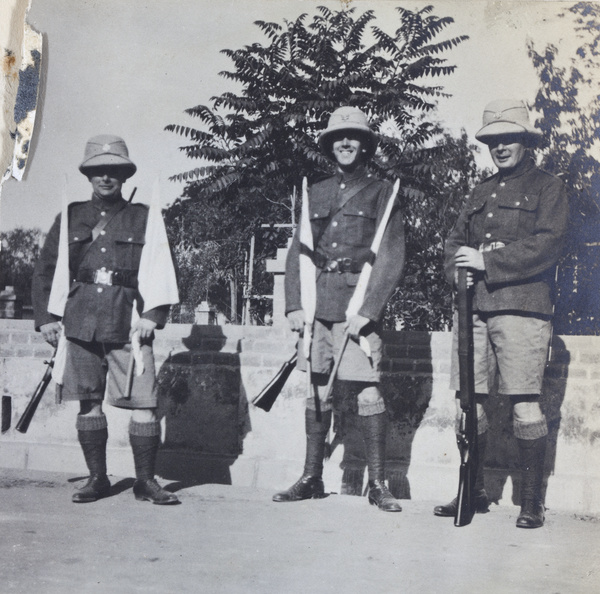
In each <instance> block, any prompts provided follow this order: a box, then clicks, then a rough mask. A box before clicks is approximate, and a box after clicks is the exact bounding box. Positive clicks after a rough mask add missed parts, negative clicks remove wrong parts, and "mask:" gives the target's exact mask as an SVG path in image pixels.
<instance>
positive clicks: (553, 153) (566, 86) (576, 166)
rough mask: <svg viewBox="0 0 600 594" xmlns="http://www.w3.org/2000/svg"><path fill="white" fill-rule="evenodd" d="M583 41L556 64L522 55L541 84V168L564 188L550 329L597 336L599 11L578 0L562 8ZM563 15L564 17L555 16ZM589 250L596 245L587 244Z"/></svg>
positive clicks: (548, 54)
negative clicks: (562, 247)
mask: <svg viewBox="0 0 600 594" xmlns="http://www.w3.org/2000/svg"><path fill="white" fill-rule="evenodd" d="M569 11H570V13H572V15H574V17H575V30H576V31H577V33H578V38H579V39H581V40H582V44H581V46H580V47H579V48H578V49H577V50H576V55H575V56H573V57H571V58H570V60H569V62H568V64H567V65H563V64H561V60H560V57H561V56H560V53H559V50H558V48H557V47H556V46H554V45H548V46H547V47H546V48H545V49H544V50H543V51H542V52H540V53H538V52H537V51H536V50H535V48H534V45H533V44H532V43H530V44H529V55H530V57H531V59H532V61H533V65H534V67H535V69H536V71H537V73H538V76H539V78H540V83H541V86H540V89H539V90H538V93H537V96H536V99H535V108H536V109H537V110H538V111H539V112H540V113H542V114H543V119H542V120H541V122H540V123H539V124H538V126H539V127H540V129H541V130H542V132H543V141H542V144H541V146H540V147H539V152H540V156H541V161H542V167H543V168H544V169H546V170H548V171H550V172H551V173H554V174H556V175H559V176H560V177H561V178H562V179H563V180H564V182H565V183H566V184H567V187H568V189H569V198H570V207H571V221H570V232H569V238H568V249H567V255H566V257H565V258H564V259H563V261H562V263H561V266H560V268H559V283H558V289H559V299H558V303H557V311H556V329H557V331H558V332H560V333H574V334H582V333H583V334H588V333H595V334H597V333H599V332H600V314H599V306H600V301H599V299H598V286H599V283H600V266H599V256H600V246H599V244H598V238H599V237H600V162H599V161H598V159H597V158H596V156H594V155H598V154H599V152H598V151H599V148H600V144H599V141H600V132H599V123H600V95H599V92H600V88H599V84H600V79H598V76H597V73H598V69H599V68H600V60H599V56H600V52H599V51H598V43H599V41H600V8H599V7H598V6H597V5H594V4H592V3H588V2H579V3H577V4H575V5H574V6H572V7H571V8H570V9H569ZM562 16H563V17H564V16H565V15H562ZM594 244H595V245H594Z"/></svg>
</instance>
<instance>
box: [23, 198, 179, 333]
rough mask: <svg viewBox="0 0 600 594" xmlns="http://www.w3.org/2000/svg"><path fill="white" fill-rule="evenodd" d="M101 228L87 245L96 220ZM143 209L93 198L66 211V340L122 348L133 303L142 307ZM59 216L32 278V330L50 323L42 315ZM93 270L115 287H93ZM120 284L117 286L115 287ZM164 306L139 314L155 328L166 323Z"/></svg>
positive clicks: (51, 274) (52, 267)
mask: <svg viewBox="0 0 600 594" xmlns="http://www.w3.org/2000/svg"><path fill="white" fill-rule="evenodd" d="M104 218H107V219H109V222H108V224H107V225H106V227H105V228H104V229H103V230H102V231H101V232H100V235H99V236H98V238H97V239H96V240H95V241H94V242H93V243H92V230H93V229H94V227H95V226H96V224H97V223H98V221H100V220H101V219H104ZM147 219H148V207H147V206H145V205H143V204H137V203H136V204H127V203H126V202H125V201H124V200H123V199H122V198H121V199H119V200H118V201H116V202H108V201H102V200H100V199H99V198H97V197H95V196H94V197H93V198H92V200H90V201H86V202H76V203H73V204H71V205H70V206H69V269H70V275H71V281H72V282H71V287H70V290H69V296H68V299H67V303H66V307H65V314H64V318H63V320H62V322H63V325H64V332H65V336H66V337H67V338H72V339H77V340H80V341H85V342H93V341H95V342H103V343H127V342H129V331H130V328H131V314H132V308H133V301H134V299H137V303H138V309H139V311H142V307H143V303H142V299H141V296H140V294H139V292H138V290H137V273H138V268H139V263H140V257H141V253H142V248H143V246H144V237H145V231H146V222H147ZM59 236H60V215H59V216H58V217H57V218H56V220H55V222H54V224H53V226H52V228H51V229H50V231H49V233H48V236H47V239H46V242H45V244H44V248H43V249H42V252H41V254H40V258H39V260H38V262H37V264H36V268H35V271H34V275H33V288H32V299H33V307H34V314H35V327H36V329H39V328H40V326H42V325H44V324H47V323H50V322H54V321H56V320H57V318H56V317H55V316H53V315H52V314H50V313H48V298H49V295H50V289H51V287H52V279H53V277H54V270H55V267H56V260H57V256H58V243H59ZM96 271H103V272H106V271H113V273H114V272H116V273H117V274H116V275H114V276H115V283H119V284H112V285H108V284H96V283H94V282H93V278H94V274H95V272H96ZM121 283H123V284H121ZM168 310H169V308H168V306H166V307H159V308H156V309H153V310H150V311H149V312H146V313H144V314H143V317H145V318H148V319H151V320H153V321H154V322H156V323H157V325H158V327H159V328H161V327H163V326H164V324H165V323H166V319H167V315H168Z"/></svg>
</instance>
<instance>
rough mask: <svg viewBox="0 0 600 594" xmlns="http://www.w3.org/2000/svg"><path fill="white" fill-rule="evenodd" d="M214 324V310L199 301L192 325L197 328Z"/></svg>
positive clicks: (207, 304)
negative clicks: (197, 326) (195, 325)
mask: <svg viewBox="0 0 600 594" xmlns="http://www.w3.org/2000/svg"><path fill="white" fill-rule="evenodd" d="M215 322H216V314H215V310H214V309H213V308H212V307H211V306H210V305H209V303H208V301H201V302H200V305H198V307H197V308H196V309H195V311H194V323H195V324H197V325H199V326H207V325H212V324H214V323H215Z"/></svg>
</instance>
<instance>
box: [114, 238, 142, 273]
mask: <svg viewBox="0 0 600 594" xmlns="http://www.w3.org/2000/svg"><path fill="white" fill-rule="evenodd" d="M144 243H145V241H144V235H143V234H136V233H133V232H129V233H122V234H119V235H117V236H115V256H116V267H117V268H125V269H128V270H137V268H138V267H139V264H140V258H141V256H142V248H143V247H144Z"/></svg>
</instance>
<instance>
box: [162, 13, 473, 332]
mask: <svg viewBox="0 0 600 594" xmlns="http://www.w3.org/2000/svg"><path fill="white" fill-rule="evenodd" d="M396 10H397V13H398V19H399V23H398V28H397V29H396V30H395V32H394V33H393V34H388V33H386V32H385V31H384V30H383V29H381V28H380V27H378V26H377V25H376V24H375V19H376V17H375V13H374V11H372V10H369V11H366V12H364V13H362V14H360V15H358V16H357V15H356V14H355V12H356V11H355V9H354V8H349V9H346V10H341V11H337V12H335V11H331V10H329V9H327V8H325V7H318V8H317V12H316V14H315V15H314V16H312V18H309V17H308V16H307V15H306V14H304V15H302V16H300V17H299V18H298V19H296V20H295V21H291V22H288V21H286V22H285V23H284V24H283V25H279V24H276V23H269V22H265V21H258V22H256V25H257V27H258V28H259V29H260V31H261V32H262V34H263V35H264V36H266V38H267V42H266V43H265V44H264V45H263V44H260V43H253V44H251V45H248V46H245V47H243V48H242V49H238V50H223V53H224V54H226V55H227V56H228V57H229V58H231V60H232V62H233V67H234V68H233V69H232V70H231V71H227V72H222V73H221V75H222V76H223V77H225V78H227V79H229V80H231V81H233V82H235V83H237V84H238V85H239V87H240V91H239V92H237V93H234V92H226V93H223V94H221V95H219V96H217V97H213V98H212V99H211V105H210V106H206V105H198V106H196V107H193V108H190V109H188V110H186V113H187V114H189V115H190V116H192V117H194V118H197V119H198V120H199V121H200V124H201V127H200V128H192V127H189V126H185V125H180V124H173V125H169V126H167V127H166V129H167V130H170V131H172V132H174V133H176V134H179V135H181V136H183V137H185V138H187V139H189V144H187V145H185V146H182V147H181V150H182V151H183V152H184V153H185V154H186V155H187V156H188V157H189V158H190V159H194V160H197V161H198V166H197V167H195V168H193V169H191V170H189V171H185V172H182V173H179V174H177V175H174V176H173V177H172V179H173V180H177V181H184V182H187V184H186V186H185V189H184V191H183V195H182V198H181V199H180V200H178V201H177V202H176V203H175V204H174V205H173V207H172V208H171V209H170V210H169V211H168V212H167V213H166V219H167V225H168V227H169V232H170V234H171V236H172V237H173V236H177V237H178V238H179V241H178V242H177V241H176V242H175V246H176V248H175V252H176V254H177V258H178V260H179V265H180V270H181V274H182V277H186V276H191V275H196V274H197V273H196V271H195V270H193V269H190V268H186V266H185V265H184V264H185V263H186V262H188V261H186V260H185V258H186V257H187V256H186V254H189V253H190V250H194V249H196V250H197V252H198V253H197V254H196V256H197V257H198V258H200V259H202V258H204V257H205V256H203V255H201V254H200V253H199V252H200V251H201V248H200V247H199V245H198V246H196V247H193V246H194V241H195V238H197V237H203V238H205V240H207V241H208V240H217V239H221V240H222V241H223V243H221V244H220V245H222V246H223V250H225V251H227V252H228V253H229V254H230V256H232V257H230V258H227V259H220V265H225V266H228V267H229V269H228V270H229V271H228V272H227V273H223V274H226V276H228V278H230V279H233V284H232V286H234V285H235V284H236V283H239V280H240V278H241V277H242V269H243V261H244V258H243V252H244V250H245V249H247V248H246V247H245V246H247V245H248V244H249V241H250V237H251V235H252V234H253V233H255V232H256V230H257V229H259V226H260V225H261V224H264V223H289V222H290V219H291V210H292V209H293V208H294V206H295V205H294V204H292V203H291V200H290V196H292V195H293V194H294V191H295V190H294V189H295V188H298V187H299V186H300V183H301V179H302V177H303V176H307V177H308V178H309V181H315V180H316V179H318V178H320V177H322V176H324V175H328V174H330V173H331V172H332V164H331V162H330V161H329V160H328V159H327V158H326V157H325V156H324V155H323V154H321V152H320V151H319V150H318V147H317V144H316V139H317V137H318V134H319V132H320V131H321V130H323V129H324V128H325V126H326V124H327V120H328V117H329V114H330V113H331V112H332V111H333V110H334V109H336V108H337V107H339V106H340V105H354V106H357V107H359V108H361V109H362V110H363V111H364V112H366V113H367V114H368V116H369V118H370V120H371V122H372V125H373V127H374V129H375V130H376V131H377V132H378V133H379V135H380V145H379V150H378V154H377V157H376V158H375V160H374V161H373V163H372V164H371V167H372V169H373V170H374V172H375V173H377V174H378V175H380V176H382V177H385V178H389V179H391V178H396V177H399V178H400V179H401V182H402V183H401V188H402V201H403V204H404V206H405V210H406V212H407V213H409V219H410V220H411V221H412V220H413V219H415V220H416V219H419V220H420V221H421V224H422V225H423V226H424V227H425V226H427V225H428V224H429V218H428V217H427V216H425V212H426V211H427V210H429V212H434V211H437V210H440V211H444V209H445V206H441V205H440V204H439V202H438V201H439V200H442V199H444V198H442V197H441V195H440V194H439V193H435V195H431V194H428V192H429V191H430V190H431V182H430V181H427V177H428V175H429V174H430V172H431V171H432V168H433V167H435V162H434V156H435V155H437V154H440V155H442V154H444V151H447V150H448V147H451V146H455V145H456V143H457V142H458V143H460V142H463V141H462V140H460V139H459V140H458V141H457V140H455V139H450V138H449V137H443V138H442V139H441V140H440V129H439V128H437V127H436V126H434V125H433V124H432V123H430V122H429V121H426V120H425V118H424V117H423V116H424V115H425V114H431V113H432V112H433V110H434V108H435V106H436V102H437V100H438V99H439V98H443V97H445V96H446V94H445V93H444V92H443V87H441V86H439V85H435V84H434V81H435V79H436V78H437V77H441V76H446V75H449V74H451V73H452V72H453V71H454V69H455V67H454V66H452V65H448V64H447V61H446V59H445V58H443V57H441V56H442V54H444V53H445V52H447V51H449V50H451V49H452V48H453V47H455V46H457V45H458V44H460V43H461V42H463V41H464V40H466V39H467V36H465V35H461V36H455V37H450V38H446V39H443V40H440V41H437V40H436V38H437V37H438V36H439V35H440V34H441V33H442V32H443V31H444V30H445V29H446V28H447V27H448V26H449V25H451V24H452V22H453V19H452V18H450V17H437V16H434V15H432V14H431V13H432V10H433V8H432V7H431V6H426V7H424V8H422V9H421V10H419V11H417V12H412V11H409V10H406V9H404V8H397V9H396ZM444 141H445V143H444ZM446 154H448V153H446ZM460 154H462V155H463V156H464V153H460ZM467 170H469V165H467ZM439 175H441V174H439ZM452 183H454V181H453V182H452ZM446 199H447V198H446ZM219 213H221V214H220V216H219ZM418 213H423V216H421V215H420V214H418ZM419 217H421V218H419ZM226 237H228V238H230V239H231V240H232V243H231V244H226V243H225V242H224V239H225V238H226ZM412 237H413V238H414V241H413V243H411V245H410V251H409V255H408V260H409V262H410V261H412V260H411V259H415V261H416V259H419V258H420V259H421V260H422V259H423V258H425V259H426V260H427V263H425V262H422V267H421V270H422V273H421V276H422V274H425V272H424V271H428V270H430V269H431V266H434V267H435V266H436V265H434V264H433V261H434V260H439V259H440V257H441V255H440V241H439V240H438V241H437V242H436V243H435V247H434V248H431V247H430V245H429V244H427V245H425V244H423V243H422V242H424V241H428V240H429V239H430V237H429V236H428V233H424V232H423V233H421V232H417V233H415V234H413V235H412ZM260 239H264V238H262V237H260ZM260 243H261V249H260V250H259V253H257V259H258V260H259V261H261V259H263V260H264V258H265V257H267V255H268V254H269V253H272V252H273V249H274V247H275V246H274V245H273V244H272V243H270V242H269V241H262V242H260ZM234 245H236V246H237V248H233V246H234ZM231 249H234V250H235V249H237V257H233V254H232V253H231V252H230V251H229V250H231ZM225 260H227V261H225ZM189 262H191V260H189ZM261 278H262V280H260V282H261V283H263V284H264V282H265V281H264V277H261V275H260V274H259V279H261ZM421 280H422V279H421V278H419V281H418V282H419V283H420V282H421ZM428 280H429V279H428ZM202 282H206V283H209V280H208V278H207V277H205V280H204V281H202ZM184 284H185V285H187V284H190V283H187V281H185V282H184ZM191 284H193V283H191ZM184 298H190V299H192V298H196V292H195V291H191V292H189V293H186V297H184ZM398 299H400V300H401V299H403V293H399V294H398ZM411 300H412V298H410V299H408V300H407V301H406V303H405V305H404V306H397V307H395V308H392V309H391V310H390V311H391V312H395V313H392V314H391V315H392V317H393V316H394V315H400V312H402V315H404V317H405V318H406V323H407V324H408V325H409V326H411V327H412V326H413V321H414V324H416V325H417V326H418V327H421V326H422V325H423V324H425V325H427V324H429V323H430V324H432V325H433V326H439V324H443V323H444V320H445V319H447V316H448V312H449V310H448V308H447V307H446V306H445V308H444V309H443V313H442V314H441V315H439V314H434V319H428V316H427V315H423V313H416V312H411V309H414V307H417V308H418V307H421V305H420V304H419V305H416V304H415V306H414V307H413V306H412V305H410V303H411V302H412V301H411ZM446 301H447V299H446ZM232 313H233V314H235V312H232ZM438 318H439V319H438Z"/></svg>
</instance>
